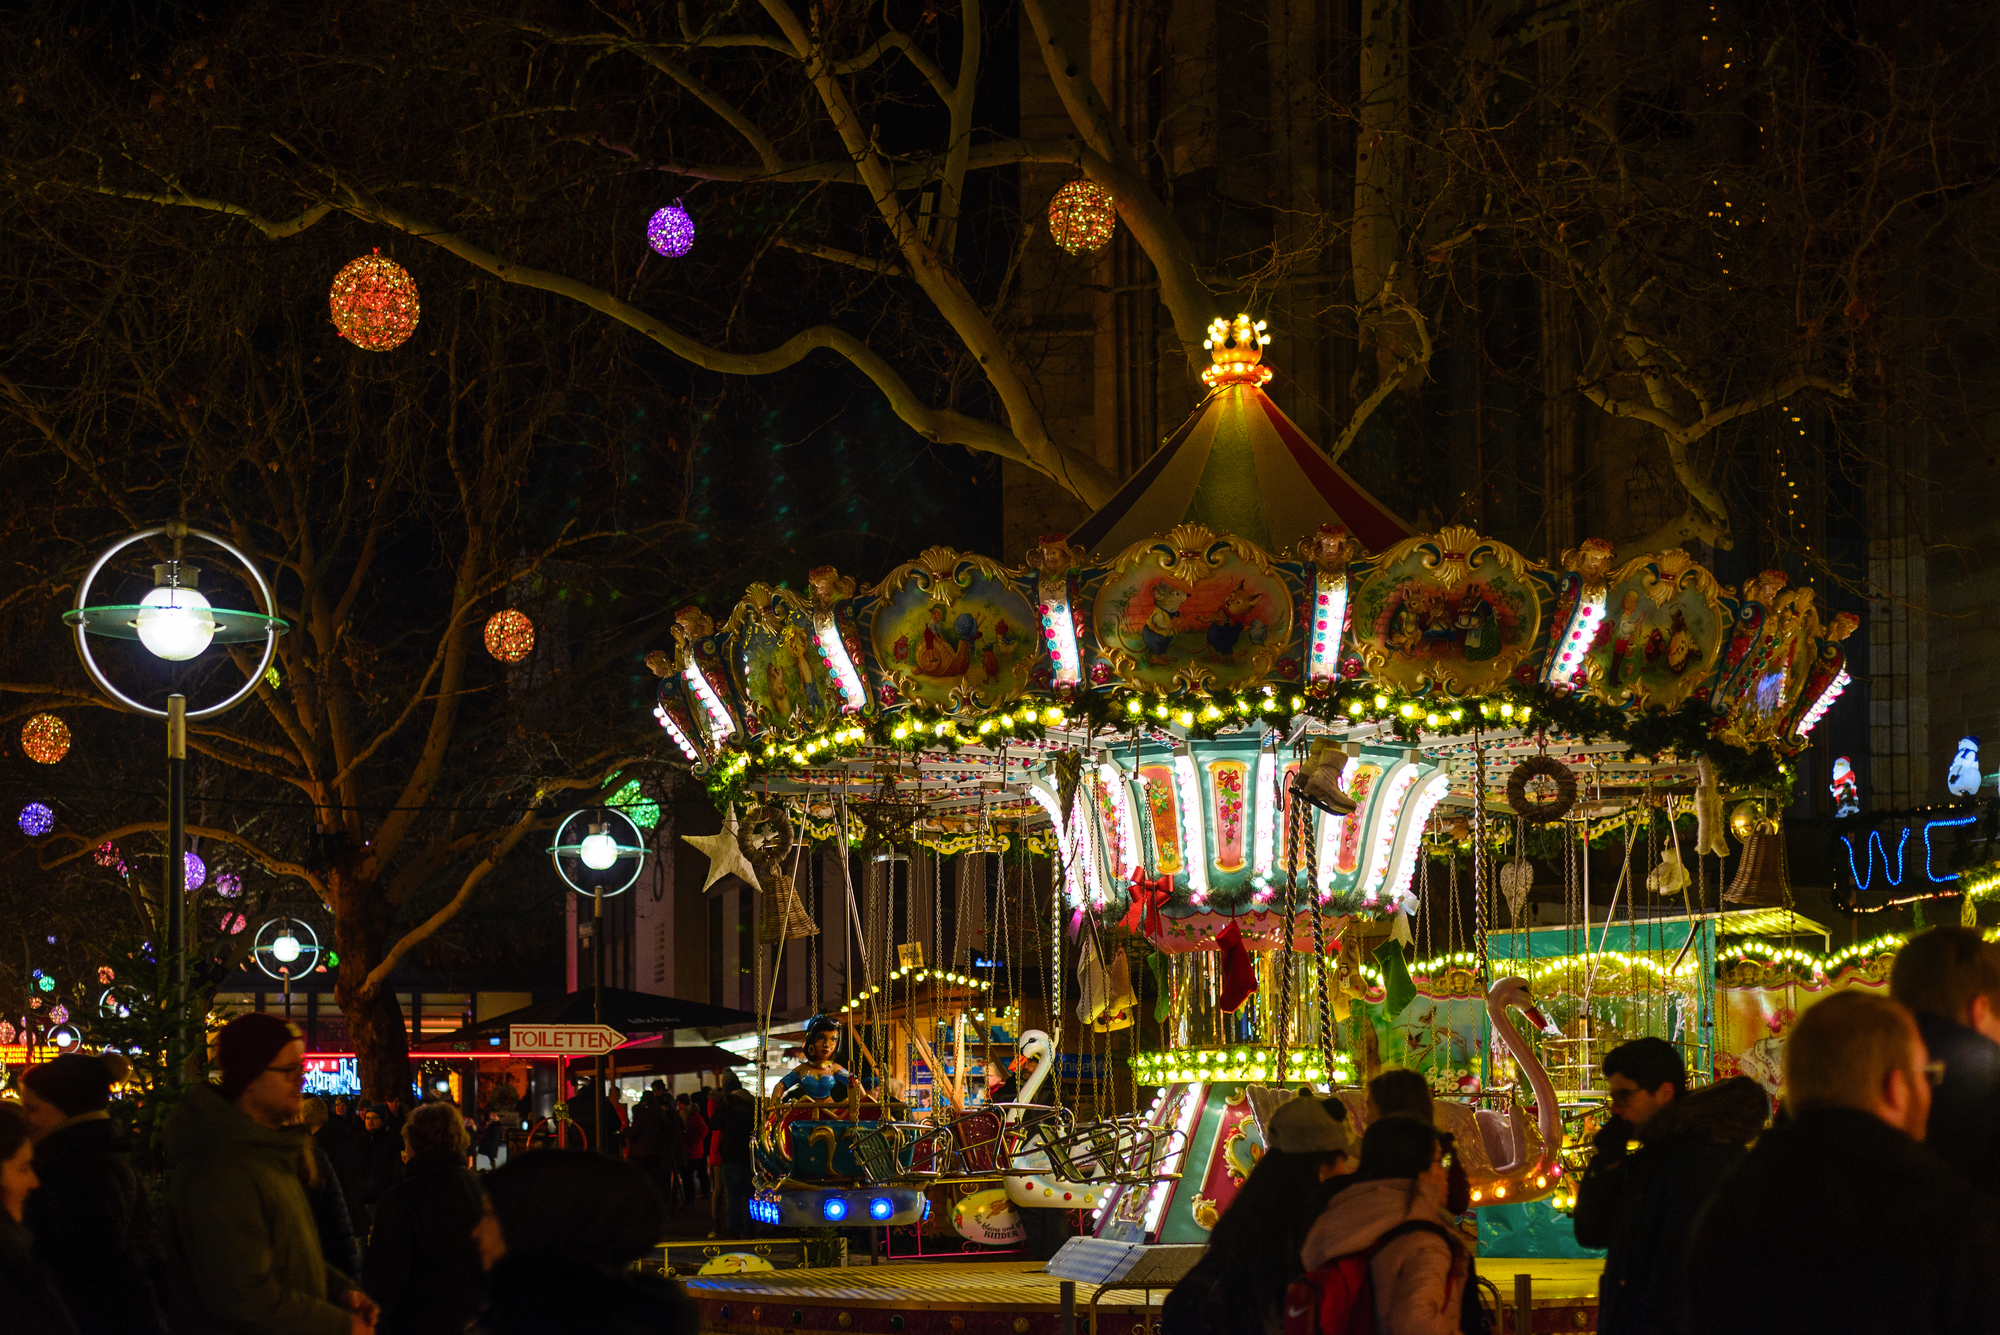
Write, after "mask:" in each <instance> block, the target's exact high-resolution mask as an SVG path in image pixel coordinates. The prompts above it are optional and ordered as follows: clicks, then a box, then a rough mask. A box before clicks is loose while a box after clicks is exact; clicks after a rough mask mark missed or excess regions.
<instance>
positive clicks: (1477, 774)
mask: <svg viewBox="0 0 2000 1335" xmlns="http://www.w3.org/2000/svg"><path fill="white" fill-rule="evenodd" d="M1487 926H1488V924H1487V918H1486V738H1485V734H1484V730H1483V729H1481V728H1480V727H1479V726H1478V725H1477V724H1474V725H1473V729H1472V930H1473V935H1474V942H1475V948H1476V949H1477V950H1478V952H1479V975H1478V979H1479V987H1480V990H1481V992H1482V993H1483V992H1484V991H1485V989H1486V988H1487V987H1488V986H1490V985H1491V981H1492V980H1491V976H1490V975H1491V969H1490V967H1489V964H1488V960H1487V949H1488V946H1489V942H1488V941H1487Z"/></svg>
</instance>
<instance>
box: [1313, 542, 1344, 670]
mask: <svg viewBox="0 0 2000 1335" xmlns="http://www.w3.org/2000/svg"><path fill="white" fill-rule="evenodd" d="M1321 581H1325V582H1324V583H1322V582H1321ZM1346 623H1347V568H1346V567H1345V566H1342V567H1341V571H1340V576H1339V578H1338V579H1334V578H1331V577H1329V576H1328V575H1327V574H1323V573H1322V574H1316V575H1314V576H1313V619H1312V649H1311V653H1310V657H1309V658H1308V660H1307V673H1308V677H1309V679H1310V680H1312V681H1332V680H1334V679H1335V678H1337V677H1339V676H1340V639H1341V632H1342V630H1343V628H1344V627H1345V625H1346Z"/></svg>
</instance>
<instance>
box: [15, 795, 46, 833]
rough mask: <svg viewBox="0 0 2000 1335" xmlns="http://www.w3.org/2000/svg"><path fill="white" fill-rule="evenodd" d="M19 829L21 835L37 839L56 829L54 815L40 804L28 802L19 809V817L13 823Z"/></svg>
mask: <svg viewBox="0 0 2000 1335" xmlns="http://www.w3.org/2000/svg"><path fill="white" fill-rule="evenodd" d="M14 823H15V824H16V825H19V826H20V827H21V833H22V834H25V835H27V836H28V837H29V838H30V839H39V838H41V837H42V836H43V835H45V834H47V833H48V832H49V831H50V830H53V829H55V827H56V813H55V812H53V811H51V810H49V809H48V807H47V806H46V805H45V804H43V803H41V802H30V803H28V805H26V806H24V807H22V808H21V817H20V819H19V820H17V821H15V822H14Z"/></svg>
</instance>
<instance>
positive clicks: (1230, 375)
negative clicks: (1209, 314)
mask: <svg viewBox="0 0 2000 1335" xmlns="http://www.w3.org/2000/svg"><path fill="white" fill-rule="evenodd" d="M1270 341H1271V336H1270V335H1269V334H1267V333H1265V332H1264V322H1263V321H1262V320H1252V319H1251V318H1250V317H1249V316H1247V315H1239V316H1237V317H1236V318H1235V319H1234V320H1225V319H1223V318H1222V317H1221V316H1219V315H1218V316H1217V317H1216V318H1215V319H1213V320H1211V321H1209V325H1208V337H1207V338H1205V339H1203V340H1202V344H1201V345H1202V347H1204V348H1206V349H1208V352H1209V355H1210V357H1211V358H1213V360H1214V365H1212V366H1210V367H1209V368H1208V369H1207V370H1205V371H1203V372H1202V373H1201V381H1202V383H1203V384H1205V385H1207V386H1208V387H1209V388H1210V389H1214V388H1217V387H1218V386H1221V385H1266V384H1269V383H1270V380H1271V368H1270V367H1268V366H1262V365H1259V363H1260V362H1262V361H1263V360H1264V345H1265V344H1266V343H1269V342H1270Z"/></svg>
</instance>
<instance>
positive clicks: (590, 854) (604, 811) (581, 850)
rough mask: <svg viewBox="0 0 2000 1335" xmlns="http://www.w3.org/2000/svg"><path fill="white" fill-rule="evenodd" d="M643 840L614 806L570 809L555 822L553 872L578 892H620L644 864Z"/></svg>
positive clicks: (552, 851) (605, 893)
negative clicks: (558, 823)
mask: <svg viewBox="0 0 2000 1335" xmlns="http://www.w3.org/2000/svg"><path fill="white" fill-rule="evenodd" d="M646 851H647V850H646V840H645V836H644V835H642V834H641V833H640V832H639V827H638V826H637V825H635V824H633V822H632V818H631V817H630V816H628V815H626V814H625V813H624V812H623V811H621V810H619V809H618V808H617V807H585V808H584V809H583V810H581V811H572V812H571V813H570V814H569V815H567V816H565V817H563V820H562V824H560V825H558V826H556V838H555V846H554V847H552V848H551V849H549V857H550V859H551V860H552V861H553V862H554V863H555V867H556V874H557V875H559V876H561V877H562V878H563V881H564V883H565V884H567V885H568V886H569V888H570V889H572V890H575V891H577V892H578V893H579V894H586V895H588V894H604V895H616V894H621V893H623V892H624V891H626V890H629V889H630V888H631V887H632V883H633V882H634V881H636V880H638V879H639V872H640V871H641V870H642V869H643V868H644V867H645V865H646Z"/></svg>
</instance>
